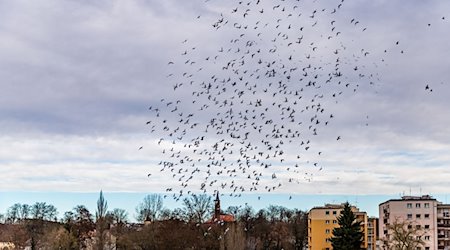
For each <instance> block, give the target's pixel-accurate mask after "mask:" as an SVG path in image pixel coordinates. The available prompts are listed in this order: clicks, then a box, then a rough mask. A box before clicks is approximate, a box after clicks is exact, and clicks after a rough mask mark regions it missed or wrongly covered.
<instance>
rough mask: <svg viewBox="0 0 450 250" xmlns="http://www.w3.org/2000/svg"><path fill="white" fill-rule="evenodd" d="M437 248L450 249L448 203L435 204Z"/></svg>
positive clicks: (449, 206) (449, 210) (449, 213)
mask: <svg viewBox="0 0 450 250" xmlns="http://www.w3.org/2000/svg"><path fill="white" fill-rule="evenodd" d="M437 227H438V228H437V238H438V248H437V249H443V250H450V204H438V205H437Z"/></svg>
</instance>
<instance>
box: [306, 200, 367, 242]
mask: <svg viewBox="0 0 450 250" xmlns="http://www.w3.org/2000/svg"><path fill="white" fill-rule="evenodd" d="M343 209H344V204H326V205H325V206H323V207H314V208H312V209H311V210H310V211H309V213H308V247H309V249H310V250H331V249H333V248H332V247H331V241H330V239H331V237H332V236H333V229H334V228H335V227H339V224H338V221H337V218H338V217H339V215H340V214H341V211H342V210H343ZM351 209H352V212H353V213H354V214H355V217H356V220H358V221H360V222H361V227H362V232H363V235H364V236H363V245H362V246H361V247H363V248H364V249H367V247H368V241H367V235H368V234H367V225H368V219H367V213H366V212H360V211H359V209H358V208H356V207H355V206H351Z"/></svg>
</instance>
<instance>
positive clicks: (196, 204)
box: [183, 194, 213, 223]
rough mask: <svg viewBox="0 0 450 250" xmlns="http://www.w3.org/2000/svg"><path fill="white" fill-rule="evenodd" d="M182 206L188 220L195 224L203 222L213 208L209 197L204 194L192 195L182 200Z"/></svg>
mask: <svg viewBox="0 0 450 250" xmlns="http://www.w3.org/2000/svg"><path fill="white" fill-rule="evenodd" d="M183 205H184V209H185V213H186V215H187V217H188V220H189V221H194V222H197V223H203V222H205V221H206V220H207V217H208V216H209V215H210V214H211V211H212V208H213V205H212V200H211V196H209V195H206V194H200V195H196V194H192V195H191V196H190V197H189V198H185V199H184V200H183Z"/></svg>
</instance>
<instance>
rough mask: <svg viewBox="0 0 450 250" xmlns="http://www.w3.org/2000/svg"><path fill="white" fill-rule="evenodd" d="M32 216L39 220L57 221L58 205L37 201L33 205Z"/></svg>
mask: <svg viewBox="0 0 450 250" xmlns="http://www.w3.org/2000/svg"><path fill="white" fill-rule="evenodd" d="M30 213H31V217H32V218H33V219H38V220H48V221H56V219H57V218H56V216H57V215H58V212H57V210H56V207H55V206H53V205H51V204H47V203H45V202H36V203H34V204H33V205H32V206H31V210H30Z"/></svg>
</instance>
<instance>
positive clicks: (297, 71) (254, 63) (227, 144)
mask: <svg viewBox="0 0 450 250" xmlns="http://www.w3.org/2000/svg"><path fill="white" fill-rule="evenodd" d="M233 3H234V6H232V7H231V9H229V10H228V12H224V13H221V14H220V15H219V16H218V18H217V19H216V20H215V21H214V22H213V23H212V24H211V26H210V27H211V29H212V30H213V31H215V32H221V33H220V34H224V36H225V37H228V38H229V39H227V40H226V41H221V42H218V43H217V44H216V43H214V42H213V41H214V39H212V40H211V43H210V44H208V46H205V47H197V46H196V45H195V42H191V41H190V39H186V40H183V41H181V42H180V47H182V50H181V52H180V53H179V56H178V57H176V58H173V59H171V60H170V61H169V62H168V63H167V67H168V68H169V70H171V72H170V74H168V75H167V76H166V77H167V78H166V79H167V83H168V84H169V83H170V86H171V89H172V90H173V94H172V95H171V96H167V97H163V98H161V99H160V102H159V103H156V104H153V105H151V106H150V107H149V112H150V117H151V118H150V119H149V120H148V122H147V126H148V128H149V131H150V132H151V134H152V137H153V138H156V139H155V143H156V144H157V145H158V146H159V148H160V149H161V153H162V154H161V161H160V162H159V168H158V171H165V172H167V174H170V175H171V177H173V178H174V179H175V180H176V181H177V182H178V186H170V187H169V186H168V187H167V189H166V190H165V191H167V192H168V193H173V197H174V198H175V199H177V200H178V199H180V198H181V197H183V195H186V194H189V193H191V192H195V191H194V190H198V189H200V190H201V191H203V192H211V191H218V190H221V192H222V193H229V194H230V195H231V196H240V195H241V194H242V192H273V191H275V190H277V189H279V188H280V187H282V186H283V185H285V184H286V183H301V182H305V181H306V182H307V181H310V180H311V178H312V177H313V175H314V173H315V172H317V171H321V170H322V169H323V166H321V164H320V157H322V155H323V154H325V153H326V152H324V153H322V151H321V150H320V148H316V147H315V145H314V140H316V138H319V137H320V136H322V137H321V138H322V139H324V140H328V141H329V142H330V143H333V142H334V143H336V141H339V140H341V139H344V138H341V136H340V135H338V134H335V135H330V133H328V132H329V131H328V132H327V130H326V128H327V126H332V124H333V119H334V117H335V116H336V115H338V114H336V113H334V112H332V110H336V106H337V105H338V103H339V101H340V100H342V99H343V98H348V97H349V96H351V95H353V94H355V93H357V92H358V90H359V89H360V88H371V87H373V86H376V85H377V83H378V82H380V76H379V74H378V73H377V71H376V69H377V67H379V66H380V65H383V64H385V62H384V59H383V58H379V57H375V56H372V54H383V53H398V55H399V56H401V55H402V54H404V53H405V52H404V50H403V49H402V47H401V46H402V42H401V41H392V43H391V45H392V46H391V47H390V48H387V49H386V50H384V51H381V52H380V53H378V52H377V53H372V51H370V50H368V49H366V48H364V45H363V44H358V42H357V41H356V42H355V41H354V38H356V37H358V36H363V35H364V34H365V33H367V32H370V29H368V28H367V27H365V26H363V25H362V21H360V20H357V19H355V18H352V17H346V16H345V15H343V14H340V12H341V10H342V9H343V8H344V7H345V4H346V3H345V1H344V0H338V1H336V2H335V5H334V6H333V7H331V8H329V7H328V8H320V7H318V6H320V3H318V2H316V1H314V2H311V3H309V4H306V3H305V1H300V0H290V1H288V0H274V1H262V0H247V1H233ZM197 19H199V20H203V17H202V16H198V17H197ZM205 54H207V56H204V55H205ZM426 90H427V91H431V88H430V86H428V85H427V86H426ZM366 125H368V124H366ZM323 131H325V132H324V133H323V135H322V132H323ZM140 149H142V147H141V148H140ZM154 172H155V170H153V171H152V172H151V173H150V174H149V177H151V176H152V173H154Z"/></svg>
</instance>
